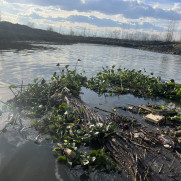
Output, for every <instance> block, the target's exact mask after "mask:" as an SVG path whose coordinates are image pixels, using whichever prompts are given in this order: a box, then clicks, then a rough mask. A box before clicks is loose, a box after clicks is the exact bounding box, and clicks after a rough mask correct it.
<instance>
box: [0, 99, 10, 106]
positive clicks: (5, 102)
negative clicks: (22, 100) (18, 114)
mask: <svg viewBox="0 0 181 181" xmlns="http://www.w3.org/2000/svg"><path fill="white" fill-rule="evenodd" d="M0 102H1V103H3V104H5V105H8V104H7V103H6V102H4V101H2V100H0Z"/></svg>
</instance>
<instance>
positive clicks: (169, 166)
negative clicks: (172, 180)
mask: <svg viewBox="0 0 181 181" xmlns="http://www.w3.org/2000/svg"><path fill="white" fill-rule="evenodd" d="M174 161H175V157H174V159H173V160H172V163H171V164H170V165H169V166H168V167H169V169H170V168H171V167H172V165H173V163H174Z"/></svg>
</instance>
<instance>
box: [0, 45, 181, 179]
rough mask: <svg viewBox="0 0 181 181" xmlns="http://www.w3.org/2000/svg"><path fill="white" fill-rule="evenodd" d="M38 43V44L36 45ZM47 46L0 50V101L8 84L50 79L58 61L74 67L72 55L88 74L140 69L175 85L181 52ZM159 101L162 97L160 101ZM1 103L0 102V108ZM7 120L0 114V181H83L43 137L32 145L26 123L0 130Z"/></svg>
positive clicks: (120, 100) (92, 99)
mask: <svg viewBox="0 0 181 181" xmlns="http://www.w3.org/2000/svg"><path fill="white" fill-rule="evenodd" d="M41 46H42V44H41ZM43 46H45V47H48V48H49V49H41V50H40V49H38V48H37V49H34V50H21V51H18V50H8V51H1V52H0V100H1V101H6V100H8V99H9V98H11V97H12V96H13V95H12V93H11V92H10V91H9V89H8V86H9V85H10V84H22V81H23V84H27V83H29V82H32V81H33V79H34V78H39V79H40V78H42V77H43V78H45V79H50V77H51V75H52V74H53V73H54V72H55V71H57V72H58V71H59V70H58V68H57V67H56V64H57V63H60V65H61V69H63V67H64V66H65V65H70V68H71V69H74V68H75V65H76V61H77V59H81V61H80V62H79V63H78V67H77V69H78V70H79V71H83V70H85V72H86V75H88V76H89V77H91V76H93V75H95V74H96V72H98V71H99V70H101V69H102V67H105V66H112V65H116V66H117V67H119V66H121V67H122V68H124V67H125V68H128V69H136V70H144V69H145V70H146V74H150V73H151V72H154V75H155V76H161V77H163V78H164V79H165V80H170V79H171V78H173V79H175V81H176V83H181V71H180V70H181V56H175V55H166V54H160V53H153V52H147V51H141V50H136V49H131V48H123V47H116V46H104V45H89V44H74V45H43ZM82 91H83V92H84V95H81V98H82V99H83V101H85V102H86V103H89V104H90V105H91V106H93V107H95V106H98V107H100V108H102V109H107V110H111V109H112V107H114V106H124V105H125V104H128V103H130V104H134V105H138V104H146V103H147V102H148V101H149V102H151V103H156V102H158V100H157V101H153V100H150V99H140V98H135V97H134V96H132V95H125V96H121V97H111V98H105V97H99V96H97V95H96V94H95V93H94V92H92V91H87V90H86V89H83V90H82ZM159 102H161V103H164V101H160V100H159ZM1 105H2V103H1V102H0V107H1ZM7 120H8V115H7V114H6V113H4V114H3V115H2V116H0V130H3V131H1V133H0V181H1V180H3V181H12V180H13V181H24V180H34V181H42V180H43V181H46V180H47V181H48V180H51V181H55V180H66V181H67V180H86V178H87V179H88V177H87V176H86V175H82V173H81V172H79V173H78V172H75V173H74V172H70V170H69V169H68V168H67V167H66V166H63V165H57V163H56V161H55V159H54V157H53V155H52V152H51V146H50V145H51V144H50V143H46V141H44V142H45V143H44V142H43V143H41V144H40V145H37V144H35V143H34V138H35V136H37V134H38V133H36V132H34V131H32V130H31V128H30V127H29V125H28V124H27V123H26V122H23V123H21V124H19V123H18V124H15V125H13V126H10V128H9V129H3V127H4V126H5V125H6V121H7ZM89 179H90V180H119V176H116V175H114V177H113V175H105V174H101V173H99V174H97V173H92V174H91V175H90V177H89Z"/></svg>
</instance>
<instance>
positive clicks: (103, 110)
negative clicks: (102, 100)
mask: <svg viewBox="0 0 181 181" xmlns="http://www.w3.org/2000/svg"><path fill="white" fill-rule="evenodd" d="M94 108H95V109H98V110H100V111H104V112H107V113H112V112H110V111H107V110H104V109H101V108H98V107H94Z"/></svg>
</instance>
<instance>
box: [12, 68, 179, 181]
mask: <svg viewBox="0 0 181 181" xmlns="http://www.w3.org/2000/svg"><path fill="white" fill-rule="evenodd" d="M58 66H59V65H58ZM113 68H114V67H113ZM113 68H112V69H110V70H108V69H107V70H104V71H106V72H104V74H102V73H99V74H98V76H100V78H99V79H98V77H96V78H92V79H90V80H87V78H86V77H85V76H83V74H78V73H76V69H75V70H74V71H70V70H68V67H66V68H65V69H66V70H65V71H61V74H60V75H59V76H58V75H57V74H56V73H55V74H54V75H53V77H52V80H51V81H50V82H47V81H45V80H43V79H42V80H40V81H38V80H37V79H35V80H34V83H35V84H29V85H27V86H24V85H20V86H15V85H11V86H10V89H11V90H12V91H13V93H14V95H15V98H14V99H13V100H11V101H10V102H11V103H12V104H11V106H15V107H18V108H19V110H20V111H21V114H25V115H27V116H29V117H31V118H32V119H33V120H34V121H32V126H34V127H35V128H36V129H37V130H38V131H39V132H40V133H42V134H45V133H48V134H50V135H51V138H49V137H47V138H46V139H52V140H53V141H54V142H55V143H56V144H57V146H55V147H54V148H53V151H54V153H55V156H56V157H57V159H58V161H59V162H60V163H66V164H67V165H69V167H70V168H71V169H79V168H83V169H84V170H85V171H86V172H87V171H88V172H91V171H94V170H100V171H105V172H118V173H119V174H120V180H121V178H123V177H124V179H122V180H125V176H126V178H127V180H140V181H141V180H150V181H152V180H180V179H181V166H180V161H181V148H180V142H179V138H178V137H179V136H180V135H181V133H180V132H179V131H180V129H181V128H180V126H179V125H180V123H179V124H175V127H172V128H169V129H166V128H165V127H164V128H160V129H158V130H149V128H147V127H145V126H143V125H142V124H140V123H138V122H137V120H135V119H134V118H133V117H125V116H123V115H119V114H118V113H117V111H116V109H113V111H112V112H110V113H108V112H106V113H105V114H104V115H100V114H99V112H97V111H96V110H95V109H93V108H91V107H90V106H88V105H86V104H84V102H82V101H81V100H80V98H79V94H80V90H81V87H82V86H85V87H89V88H91V89H93V90H95V91H98V92H99V93H103V92H109V93H112V92H113V90H110V88H112V87H113V88H114V90H117V88H118V84H119V85H120V86H121V87H119V90H121V91H120V93H121V92H125V91H126V92H128V88H125V85H126V82H125V83H124V78H125V79H126V77H129V76H128V74H131V77H132V78H134V77H135V74H136V75H137V76H136V77H137V78H138V80H139V82H140V83H139V84H138V87H137V86H133V87H134V89H135V90H136V92H137V93H138V92H139V91H138V88H139V87H140V84H142V81H141V80H140V79H139V77H142V78H144V81H143V82H144V84H143V85H145V87H144V90H143V89H140V93H141V92H143V91H144V93H145V94H143V95H146V96H153V95H155V94H156V92H155V91H153V90H155V89H153V88H155V86H160V87H161V89H159V90H157V92H160V93H159V94H158V96H163V97H168V98H169V99H172V98H175V99H179V100H180V92H181V91H180V90H181V89H180V87H181V86H180V85H179V84H175V83H173V82H172V83H170V84H169V83H166V82H160V81H161V78H149V76H146V77H144V75H141V72H135V70H134V71H131V72H129V71H128V70H126V72H125V73H126V74H125V73H124V74H123V75H121V73H120V72H119V70H118V73H119V78H118V77H117V73H115V72H114V70H113ZM105 73H106V75H105ZM110 74H111V77H110ZM112 74H113V75H114V76H113V75H112ZM108 75H109V76H108ZM105 76H106V77H105ZM112 76H113V77H112ZM122 76H124V77H122ZM129 79H131V78H130V77H129ZM147 80H149V89H146V83H145V81H147ZM106 81H107V82H106ZM113 81H116V82H117V83H116V84H114V85H116V89H115V86H114V85H113V84H112V82H113ZM95 82H97V83H95ZM105 82H106V83H105ZM114 83H115V82H114ZM127 84H128V83H127ZM103 85H104V86H103ZM105 85H106V86H107V87H105ZM136 85H137V84H136ZM133 87H132V88H133ZM165 87H167V88H168V92H161V91H162V88H164V91H165V90H166V89H165ZM108 88H109V89H108ZM147 88H148V87H147ZM172 88H173V89H174V90H175V92H172V91H171V92H170V90H171V89H172ZM15 90H16V91H15ZM129 90H133V89H129ZM148 90H149V92H147V91H148ZM145 91H146V92H145ZM116 92H119V91H116ZM129 92H130V91H129ZM131 92H133V91H131ZM137 95H141V94H139V93H138V94H137ZM167 95H168V96H167ZM127 111H129V110H127ZM147 111H148V110H147ZM38 117H39V119H38ZM177 117H178V118H177V120H179V119H180V118H179V114H177ZM40 118H41V119H40ZM170 121H174V119H173V120H170ZM177 123H178V121H177Z"/></svg>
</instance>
